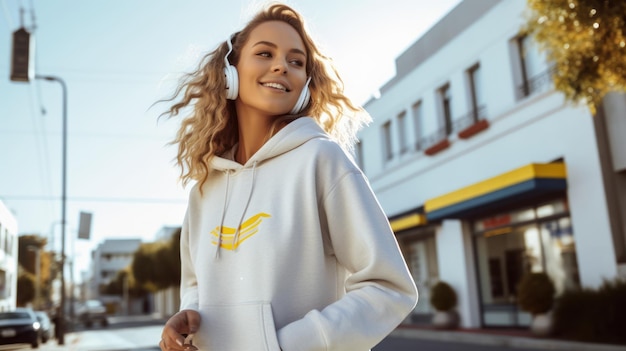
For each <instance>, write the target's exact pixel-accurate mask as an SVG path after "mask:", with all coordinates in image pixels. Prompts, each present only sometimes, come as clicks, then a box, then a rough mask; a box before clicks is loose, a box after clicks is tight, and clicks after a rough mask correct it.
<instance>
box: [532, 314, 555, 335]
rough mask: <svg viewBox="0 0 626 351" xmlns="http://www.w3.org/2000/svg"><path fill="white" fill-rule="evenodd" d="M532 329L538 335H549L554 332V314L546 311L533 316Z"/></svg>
mask: <svg viewBox="0 0 626 351" xmlns="http://www.w3.org/2000/svg"><path fill="white" fill-rule="evenodd" d="M530 330H531V331H532V332H533V334H535V335H537V336H548V335H550V333H552V314H550V313H544V314H537V315H535V316H533V320H532V322H531V324H530Z"/></svg>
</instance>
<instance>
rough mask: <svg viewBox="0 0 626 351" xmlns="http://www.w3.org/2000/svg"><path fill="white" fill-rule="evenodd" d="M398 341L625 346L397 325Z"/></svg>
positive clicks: (573, 350)
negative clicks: (406, 339)
mask: <svg viewBox="0 0 626 351" xmlns="http://www.w3.org/2000/svg"><path fill="white" fill-rule="evenodd" d="M391 335H392V336H395V337H401V338H414V339H428V340H438V341H455V342H466V343H472V344H480V345H491V346H507V347H511V348H526V349H539V350H563V351H626V346H622V345H609V344H595V343H586V342H577V341H565V340H558V339H550V338H540V337H537V336H534V335H533V334H532V333H531V332H530V331H525V330H493V329H456V330H438V329H434V328H432V327H428V326H416V325H401V326H399V327H398V328H397V329H396V330H394V331H393V332H392V333H391Z"/></svg>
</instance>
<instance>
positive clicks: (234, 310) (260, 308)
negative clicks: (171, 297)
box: [193, 302, 280, 351]
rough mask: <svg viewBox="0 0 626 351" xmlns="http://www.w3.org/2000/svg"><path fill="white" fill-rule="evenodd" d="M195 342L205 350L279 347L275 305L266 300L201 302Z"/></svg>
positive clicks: (274, 349)
mask: <svg viewBox="0 0 626 351" xmlns="http://www.w3.org/2000/svg"><path fill="white" fill-rule="evenodd" d="M199 312H200V315H201V316H202V321H201V323H200V330H199V331H198V332H197V333H196V335H195V336H194V340H193V343H194V345H196V346H197V347H198V348H199V349H200V350H202V351H244V350H245V351H279V350H280V347H279V345H278V338H277V336H276V327H275V326H274V316H273V315H272V306H271V305H270V304H269V303H266V302H250V303H245V304H238V305H201V306H200V311H199Z"/></svg>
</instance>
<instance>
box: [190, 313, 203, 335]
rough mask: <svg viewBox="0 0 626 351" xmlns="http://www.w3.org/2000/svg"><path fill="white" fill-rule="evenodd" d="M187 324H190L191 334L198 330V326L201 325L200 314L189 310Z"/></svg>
mask: <svg viewBox="0 0 626 351" xmlns="http://www.w3.org/2000/svg"><path fill="white" fill-rule="evenodd" d="M187 325H188V326H189V334H193V333H195V332H197V331H198V327H199V326H200V314H199V313H198V312H197V311H188V312H187Z"/></svg>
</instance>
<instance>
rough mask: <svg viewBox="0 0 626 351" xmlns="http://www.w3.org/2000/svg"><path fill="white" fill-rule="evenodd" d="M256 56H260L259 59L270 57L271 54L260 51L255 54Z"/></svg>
mask: <svg viewBox="0 0 626 351" xmlns="http://www.w3.org/2000/svg"><path fill="white" fill-rule="evenodd" d="M256 55H257V56H261V57H272V54H270V53H269V51H261V52H259V53H257V54H256Z"/></svg>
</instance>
